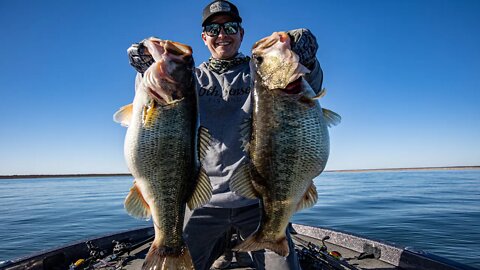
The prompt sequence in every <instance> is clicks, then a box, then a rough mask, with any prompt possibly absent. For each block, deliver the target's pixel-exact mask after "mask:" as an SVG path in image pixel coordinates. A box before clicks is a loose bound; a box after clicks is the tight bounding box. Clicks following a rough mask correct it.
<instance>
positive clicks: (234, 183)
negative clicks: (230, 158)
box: [230, 163, 259, 199]
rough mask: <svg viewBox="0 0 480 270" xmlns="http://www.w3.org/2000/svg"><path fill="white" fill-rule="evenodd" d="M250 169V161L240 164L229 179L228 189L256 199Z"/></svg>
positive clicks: (256, 195) (256, 193)
mask: <svg viewBox="0 0 480 270" xmlns="http://www.w3.org/2000/svg"><path fill="white" fill-rule="evenodd" d="M251 170H252V168H251V166H250V163H245V164H243V165H240V167H239V168H238V169H237V170H236V171H235V172H234V173H233V175H232V178H231V179H230V190H231V191H234V192H235V193H237V194H238V195H240V196H243V197H245V198H249V199H257V198H259V196H258V192H257V191H256V190H255V187H254V186H253V182H252V171H251Z"/></svg>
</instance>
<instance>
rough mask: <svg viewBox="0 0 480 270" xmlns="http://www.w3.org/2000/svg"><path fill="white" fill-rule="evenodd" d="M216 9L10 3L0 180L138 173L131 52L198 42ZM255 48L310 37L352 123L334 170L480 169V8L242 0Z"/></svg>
mask: <svg viewBox="0 0 480 270" xmlns="http://www.w3.org/2000/svg"><path fill="white" fill-rule="evenodd" d="M208 2H209V1H203V0H202V1H200V0H196V1H193V0H192V1H159V0H156V1H143V2H133V1H113V0H105V1H94V0H88V1H87V0H86V1H73V0H65V1H33V0H25V1H0V25H1V27H0V37H1V39H2V42H0V53H1V61H0V100H1V102H2V105H1V106H0V121H1V123H2V126H1V131H0V175H4V174H7V175H9V174H50V173H52V174H61V173H115V172H127V171H128V170H127V168H126V165H125V162H124V159H123V138H124V135H125V131H126V130H125V129H124V128H122V127H121V126H119V125H118V124H116V123H114V122H113V121H112V115H113V113H114V112H115V111H116V110H117V109H118V108H119V107H121V106H123V105H125V104H128V103H130V102H131V100H132V99H133V93H134V76H135V72H134V70H133V68H131V67H130V66H129V64H128V58H127V55H126V49H127V48H128V47H129V46H130V44H131V43H133V42H137V41H139V40H141V39H143V38H146V37H149V36H157V37H159V38H163V39H171V40H175V41H179V42H183V43H186V44H189V45H190V46H192V48H193V51H194V57H195V61H196V63H197V64H200V63H201V62H203V61H205V60H206V59H208V56H209V53H208V50H207V48H206V47H205V46H204V44H203V42H202V41H201V39H200V32H201V27H200V20H201V11H202V9H203V7H204V6H205V5H206V4H207V3H208ZM233 2H234V3H235V4H236V5H237V6H238V8H239V10H240V13H241V16H242V17H243V19H244V23H243V25H244V28H245V38H244V42H243V45H242V47H241V51H242V52H244V53H245V54H248V53H249V51H250V48H251V46H252V44H253V43H254V42H255V41H256V40H258V39H260V38H262V37H264V36H267V35H270V34H271V33H272V32H274V31H281V30H289V29H295V28H300V27H306V28H309V29H310V30H311V31H312V32H313V33H314V34H315V35H316V36H317V41H318V43H319V50H318V53H317V57H318V59H319V60H320V62H321V65H322V67H323V69H324V74H325V78H324V87H325V88H327V96H326V97H325V98H323V100H322V101H321V102H322V105H323V106H324V107H327V108H329V109H332V110H334V111H336V112H337V113H339V114H340V115H342V117H343V121H342V123H341V124H340V125H339V126H337V127H334V128H332V129H331V130H330V137H331V154H330V160H329V162H328V165H327V169H359V168H385V167H388V168H392V167H421V166H456V165H480V142H479V141H480V32H479V29H480V16H478V14H480V2H479V1H475V0H471V1H467V0H464V1H455V0H389V1H383V0H376V1H374V0H364V1H360V0H342V1H336V0H330V1H318V0H312V1H283V0H281V1H246V0H237V1H233Z"/></svg>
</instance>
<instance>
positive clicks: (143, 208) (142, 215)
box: [124, 183, 152, 220]
mask: <svg viewBox="0 0 480 270" xmlns="http://www.w3.org/2000/svg"><path fill="white" fill-rule="evenodd" d="M124 205H125V209H126V210H127V213H128V214H129V215H131V216H132V217H135V218H139V219H146V220H149V219H150V217H151V216H152V213H151V211H150V206H148V203H147V202H146V201H145V199H144V198H143V195H142V192H141V191H140V189H138V187H137V185H136V184H135V183H134V184H133V187H132V188H130V192H129V193H128V195H127V197H126V198H125V202H124Z"/></svg>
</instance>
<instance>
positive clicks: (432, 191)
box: [0, 170, 480, 268]
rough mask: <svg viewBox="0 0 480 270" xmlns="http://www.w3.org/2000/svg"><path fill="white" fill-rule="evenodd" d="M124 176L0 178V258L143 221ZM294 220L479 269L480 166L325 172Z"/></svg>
mask: <svg viewBox="0 0 480 270" xmlns="http://www.w3.org/2000/svg"><path fill="white" fill-rule="evenodd" d="M131 183H132V179H131V177H123V176H122V177H77V178H43V179H42V178H39V179H38V178H37V179H7V180H0V184H1V188H0V239H2V241H0V261H4V260H8V259H13V258H16V257H19V256H24V255H28V254H30V253H33V252H37V251H40V250H42V249H47V248H52V247H55V246H58V245H63V244H67V243H70V242H72V241H77V240H81V239H84V238H87V237H93V236H101V235H103V234H107V233H112V232H117V231H121V230H125V229H129V228H136V227H141V226H148V225H149V224H150V223H149V222H146V221H141V220H136V219H134V218H132V217H130V216H128V215H127V214H126V212H125V210H124V209H123V199H124V198H125V196H126V195H127V193H128V190H129V188H130V186H131ZM315 184H316V185H317V190H318V193H319V200H318V203H317V204H316V205H315V206H314V207H312V208H310V209H306V210H303V211H301V212H300V213H297V214H296V215H295V216H294V218H293V221H294V222H295V223H300V224H306V225H313V226H323V227H329V228H333V229H337V230H342V231H347V232H352V233H355V234H359V235H363V236H367V237H369V238H373V239H376V240H383V241H387V242H390V243H395V244H397V245H400V246H408V247H413V248H415V249H422V250H425V251H427V252H430V253H433V254H436V255H439V256H443V257H446V258H449V259H452V260H455V261H458V262H461V263H464V264H467V265H470V266H473V267H479V268H480V170H451V171H448V170H438V171H394V172H393V171H389V172H354V173H350V172H325V173H323V174H322V175H321V176H319V177H318V178H316V179H315Z"/></svg>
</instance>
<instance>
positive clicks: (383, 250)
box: [293, 224, 478, 270]
mask: <svg viewBox="0 0 480 270" xmlns="http://www.w3.org/2000/svg"><path fill="white" fill-rule="evenodd" d="M293 228H294V230H295V231H296V232H297V233H299V234H302V235H305V236H308V237H312V238H315V239H322V238H323V237H325V236H329V237H330V238H329V239H328V240H326V241H325V242H327V243H332V244H334V245H337V246H340V247H343V248H347V249H350V250H353V251H355V252H359V253H362V252H366V250H365V245H368V246H369V247H372V248H377V249H379V250H380V257H379V258H376V259H378V260H380V261H383V262H386V263H389V264H391V265H394V266H396V267H399V268H401V269H416V270H431V269H435V270H478V269H477V268H474V267H470V266H468V265H465V264H462V263H459V262H457V261H453V260H450V259H447V258H445V257H441V256H437V255H435V254H431V253H428V252H426V251H423V250H417V249H413V248H409V247H404V246H401V245H398V244H395V243H390V242H387V241H382V240H375V239H372V238H367V237H365V236H362V235H359V234H355V233H350V232H345V231H341V230H337V229H330V228H326V227H313V226H308V225H302V224H293Z"/></svg>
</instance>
